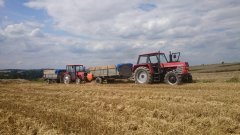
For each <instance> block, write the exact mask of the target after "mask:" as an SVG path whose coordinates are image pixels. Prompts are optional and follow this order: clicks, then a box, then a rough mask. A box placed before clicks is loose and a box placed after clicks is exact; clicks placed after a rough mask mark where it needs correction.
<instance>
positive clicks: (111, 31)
mask: <svg viewBox="0 0 240 135" xmlns="http://www.w3.org/2000/svg"><path fill="white" fill-rule="evenodd" d="M239 13H240V1H239V0H201V1H200V0H181V1H180V0H101V1H96V0H61V1H59V0H0V68H1V69H3V68H63V67H65V65H66V64H84V65H86V66H93V65H105V64H117V63H124V62H131V63H136V60H137V55H138V54H140V53H146V52H155V51H158V50H160V51H163V52H166V53H168V52H169V51H180V52H182V57H181V59H182V61H188V62H189V63H190V65H196V64H209V63H219V62H221V61H225V62H239V61H240V14H239Z"/></svg>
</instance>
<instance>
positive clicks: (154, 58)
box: [148, 55, 161, 73]
mask: <svg viewBox="0 0 240 135" xmlns="http://www.w3.org/2000/svg"><path fill="white" fill-rule="evenodd" d="M148 63H149V64H151V67H152V69H153V71H154V73H159V71H160V68H161V67H160V60H159V57H158V55H150V56H149V58H148Z"/></svg>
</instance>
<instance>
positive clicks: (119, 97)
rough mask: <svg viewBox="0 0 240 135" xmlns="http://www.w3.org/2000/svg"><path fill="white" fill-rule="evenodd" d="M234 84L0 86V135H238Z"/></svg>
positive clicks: (237, 86) (239, 105)
mask: <svg viewBox="0 0 240 135" xmlns="http://www.w3.org/2000/svg"><path fill="white" fill-rule="evenodd" d="M239 97H240V83H216V82H215V83H201V82H200V83H193V84H185V85H180V86H169V85H165V84H154V85H135V84H131V83H120V84H104V85H96V84H85V85H79V86H76V85H74V84H72V85H63V84H52V85H47V84H43V83H23V84H15V83H12V84H11V83H8V84H0V134H1V135H4V134H33V135H37V134H94V135H95V134H109V135H112V134H168V135H176V134H177V135H181V134H193V135H195V134H240V98H239Z"/></svg>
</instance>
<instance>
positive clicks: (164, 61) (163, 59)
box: [160, 54, 168, 63]
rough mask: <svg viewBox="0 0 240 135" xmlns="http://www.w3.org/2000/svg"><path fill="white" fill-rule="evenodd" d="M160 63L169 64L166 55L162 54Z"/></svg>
mask: <svg viewBox="0 0 240 135" xmlns="http://www.w3.org/2000/svg"><path fill="white" fill-rule="evenodd" d="M160 62H161V63H167V62H168V61H167V58H166V56H165V55H164V54H161V55H160Z"/></svg>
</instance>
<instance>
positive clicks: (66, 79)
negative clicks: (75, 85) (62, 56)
mask: <svg viewBox="0 0 240 135" xmlns="http://www.w3.org/2000/svg"><path fill="white" fill-rule="evenodd" d="M70 81H71V78H70V75H68V74H66V75H64V77H63V82H64V83H65V84H69V83H70Z"/></svg>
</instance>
